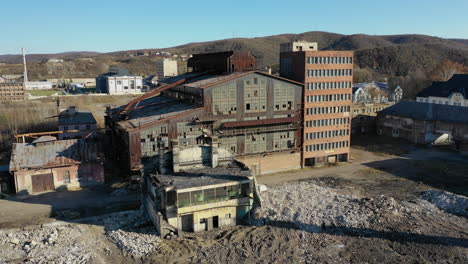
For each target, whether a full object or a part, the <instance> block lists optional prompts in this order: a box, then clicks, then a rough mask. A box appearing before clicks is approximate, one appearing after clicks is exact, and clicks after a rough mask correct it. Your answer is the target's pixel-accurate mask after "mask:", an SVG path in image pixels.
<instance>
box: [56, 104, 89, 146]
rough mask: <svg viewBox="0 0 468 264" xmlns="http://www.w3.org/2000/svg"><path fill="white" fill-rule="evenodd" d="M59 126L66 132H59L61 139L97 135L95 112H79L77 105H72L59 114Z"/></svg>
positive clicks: (60, 129)
mask: <svg viewBox="0 0 468 264" xmlns="http://www.w3.org/2000/svg"><path fill="white" fill-rule="evenodd" d="M58 127H59V131H63V132H64V133H61V134H58V138H59V139H78V138H94V137H95V136H96V129H97V127H96V119H94V116H93V114H92V113H89V112H79V111H77V110H76V108H75V106H70V107H69V108H68V109H66V110H65V111H62V112H61V113H60V114H59V117H58ZM69 130H76V131H73V132H71V131H69ZM67 131H69V132H67Z"/></svg>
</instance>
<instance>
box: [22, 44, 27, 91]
mask: <svg viewBox="0 0 468 264" xmlns="http://www.w3.org/2000/svg"><path fill="white" fill-rule="evenodd" d="M21 51H22V52H23V66H24V73H23V74H24V84H25V86H26V83H27V82H28V69H27V68H26V54H24V48H21Z"/></svg>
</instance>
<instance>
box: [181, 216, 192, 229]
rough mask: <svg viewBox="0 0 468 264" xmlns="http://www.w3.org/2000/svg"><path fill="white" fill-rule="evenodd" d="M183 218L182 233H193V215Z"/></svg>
mask: <svg viewBox="0 0 468 264" xmlns="http://www.w3.org/2000/svg"><path fill="white" fill-rule="evenodd" d="M181 218H182V231H184V232H193V214H189V215H183V216H182V217H181Z"/></svg>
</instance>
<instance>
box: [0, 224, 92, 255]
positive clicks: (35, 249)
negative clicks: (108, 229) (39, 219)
mask: <svg viewBox="0 0 468 264" xmlns="http://www.w3.org/2000/svg"><path fill="white" fill-rule="evenodd" d="M84 228H85V227H83V226H80V225H63V226H57V227H53V226H52V227H43V228H37V229H32V230H24V231H15V232H9V233H2V234H0V263H7V262H10V261H19V260H21V261H20V262H24V263H51V262H53V263H87V262H89V261H90V259H91V258H92V257H93V253H92V252H93V251H92V249H91V248H88V245H87V243H86V242H85V241H83V240H81V239H80V236H81V235H82V232H83V230H84ZM2 257H8V259H2Z"/></svg>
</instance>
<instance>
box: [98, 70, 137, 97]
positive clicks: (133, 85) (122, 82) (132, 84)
mask: <svg viewBox="0 0 468 264" xmlns="http://www.w3.org/2000/svg"><path fill="white" fill-rule="evenodd" d="M96 89H97V90H98V91H100V92H101V93H107V94H109V95H119V94H140V93H143V92H144V89H143V77H141V76H137V75H132V74H129V73H128V70H127V69H120V68H111V69H110V72H108V73H104V74H102V75H100V76H99V77H97V78H96Z"/></svg>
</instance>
